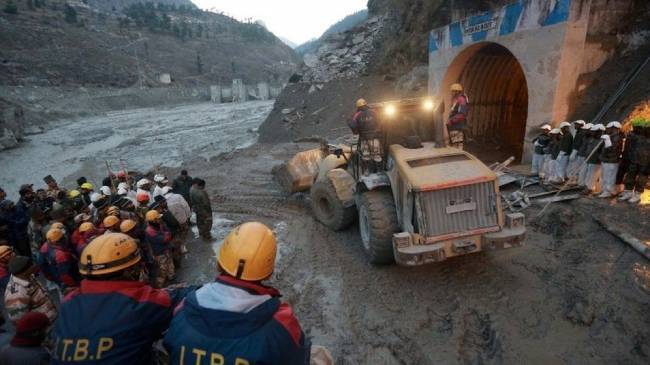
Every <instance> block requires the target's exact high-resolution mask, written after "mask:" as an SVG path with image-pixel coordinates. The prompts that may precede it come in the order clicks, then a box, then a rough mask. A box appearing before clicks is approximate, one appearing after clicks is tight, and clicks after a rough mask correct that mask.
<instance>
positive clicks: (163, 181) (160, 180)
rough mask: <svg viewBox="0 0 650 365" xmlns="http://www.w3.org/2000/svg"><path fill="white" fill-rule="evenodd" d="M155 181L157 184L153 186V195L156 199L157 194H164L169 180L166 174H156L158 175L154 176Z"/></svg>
mask: <svg viewBox="0 0 650 365" xmlns="http://www.w3.org/2000/svg"><path fill="white" fill-rule="evenodd" d="M153 181H154V183H155V184H156V186H155V187H154V188H153V197H154V199H155V198H156V197H157V196H159V195H162V189H163V188H164V187H165V186H166V185H167V183H168V182H169V180H167V177H166V176H165V175H160V174H156V176H154V177H153Z"/></svg>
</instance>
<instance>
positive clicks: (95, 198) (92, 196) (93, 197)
mask: <svg viewBox="0 0 650 365" xmlns="http://www.w3.org/2000/svg"><path fill="white" fill-rule="evenodd" d="M101 198H102V194H100V193H92V194H90V201H91V202H92V203H94V202H96V201H98V200H99V199H101Z"/></svg>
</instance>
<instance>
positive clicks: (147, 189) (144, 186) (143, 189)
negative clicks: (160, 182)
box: [135, 178, 153, 202]
mask: <svg viewBox="0 0 650 365" xmlns="http://www.w3.org/2000/svg"><path fill="white" fill-rule="evenodd" d="M136 187H137V188H138V189H137V190H136V192H135V193H136V197H137V196H138V195H140V193H145V194H147V196H148V197H149V199H148V201H150V202H151V201H153V196H151V181H149V179H146V178H142V179H140V180H138V182H137V183H136Z"/></svg>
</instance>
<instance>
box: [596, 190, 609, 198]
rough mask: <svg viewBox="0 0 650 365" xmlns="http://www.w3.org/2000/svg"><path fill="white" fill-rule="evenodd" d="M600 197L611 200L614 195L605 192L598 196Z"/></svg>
mask: <svg viewBox="0 0 650 365" xmlns="http://www.w3.org/2000/svg"><path fill="white" fill-rule="evenodd" d="M598 197H599V198H602V199H607V198H611V197H612V193H610V192H609V191H603V192H602V193H600V195H598Z"/></svg>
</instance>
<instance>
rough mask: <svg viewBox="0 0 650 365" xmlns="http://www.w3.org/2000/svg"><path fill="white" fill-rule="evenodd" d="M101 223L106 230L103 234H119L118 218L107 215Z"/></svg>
mask: <svg viewBox="0 0 650 365" xmlns="http://www.w3.org/2000/svg"><path fill="white" fill-rule="evenodd" d="M118 214H119V213H118ZM102 223H103V224H104V228H106V232H104V234H108V233H120V218H118V217H117V216H114V215H109V216H108V217H106V218H104V220H103V221H102Z"/></svg>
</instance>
